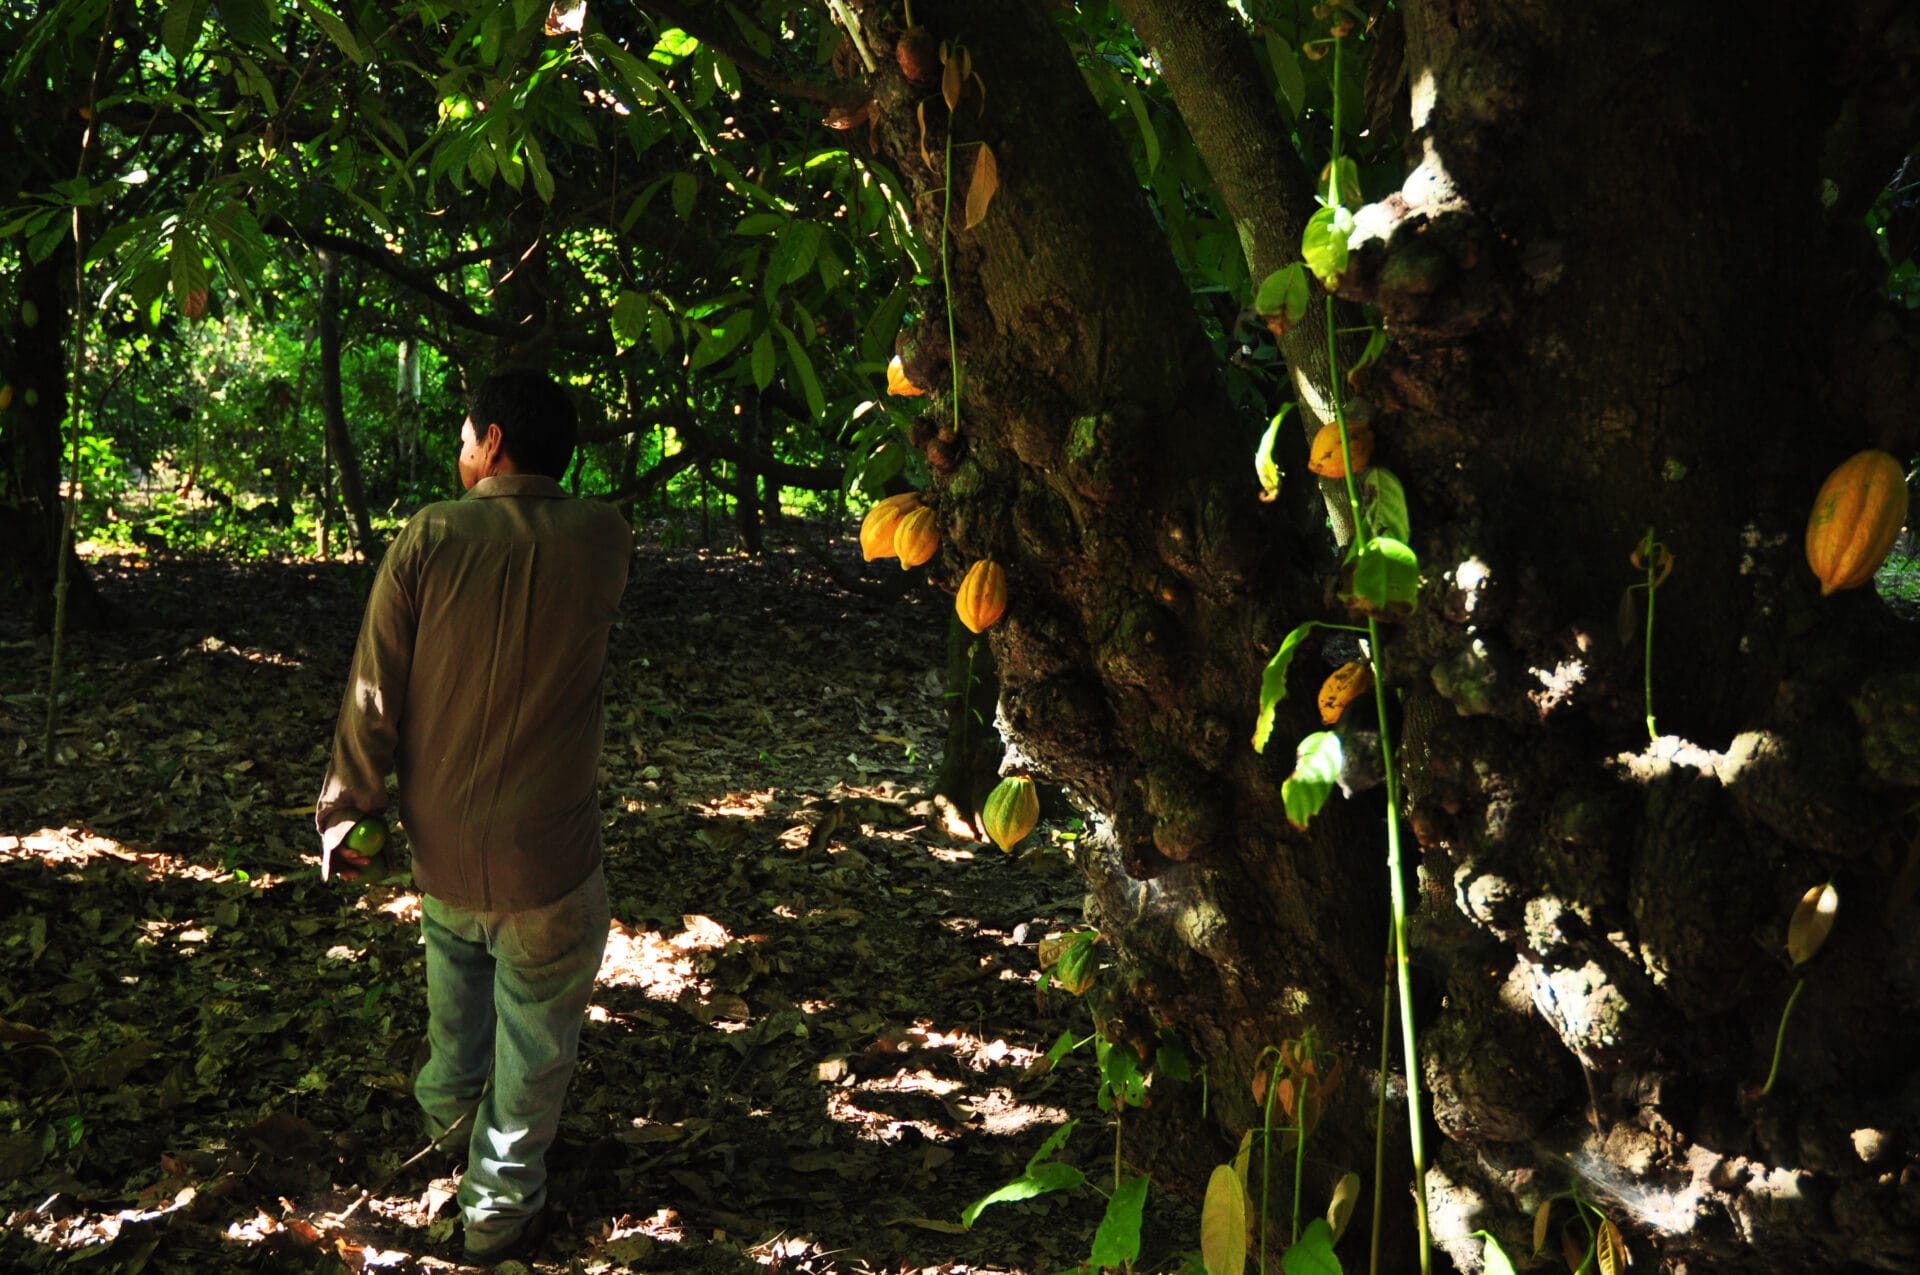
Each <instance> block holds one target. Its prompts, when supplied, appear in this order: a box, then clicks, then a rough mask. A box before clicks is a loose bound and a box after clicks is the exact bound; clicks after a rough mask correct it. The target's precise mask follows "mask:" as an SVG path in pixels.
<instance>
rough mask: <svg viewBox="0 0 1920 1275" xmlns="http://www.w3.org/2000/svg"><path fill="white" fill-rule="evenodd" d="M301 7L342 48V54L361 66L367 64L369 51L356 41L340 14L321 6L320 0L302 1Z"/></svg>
mask: <svg viewBox="0 0 1920 1275" xmlns="http://www.w3.org/2000/svg"><path fill="white" fill-rule="evenodd" d="M300 7H301V8H303V9H305V10H306V11H307V16H308V17H310V18H312V19H313V22H314V25H315V26H317V27H319V28H320V29H321V30H322V31H324V32H326V33H327V38H328V39H329V40H332V41H333V42H334V43H335V44H337V45H339V46H340V51H341V52H342V53H344V54H346V55H347V56H348V57H350V58H352V59H353V60H354V61H355V62H357V63H359V64H360V65H361V66H365V65H366V64H367V51H366V50H365V49H363V48H361V47H360V41H358V40H356V39H354V37H353V32H352V30H351V29H349V28H348V26H347V24H346V22H345V21H343V20H342V19H341V17H340V15H339V14H337V13H335V12H334V11H333V10H332V9H329V8H328V7H327V6H326V5H324V4H321V3H320V0H300Z"/></svg>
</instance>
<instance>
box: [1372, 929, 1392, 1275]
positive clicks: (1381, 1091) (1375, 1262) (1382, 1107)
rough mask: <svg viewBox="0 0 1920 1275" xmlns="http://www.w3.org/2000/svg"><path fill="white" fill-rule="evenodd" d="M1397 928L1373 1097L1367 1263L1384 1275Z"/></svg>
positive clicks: (1383, 984)
mask: <svg viewBox="0 0 1920 1275" xmlns="http://www.w3.org/2000/svg"><path fill="white" fill-rule="evenodd" d="M1393 966H1394V961H1393V926H1392V925H1391V924H1389V925H1388V926H1387V959H1386V960H1385V961H1384V962H1382V963H1381V967H1380V1071H1379V1075H1380V1084H1379V1086H1378V1087H1377V1089H1376V1090H1375V1093H1374V1097H1373V1240H1372V1247H1371V1249H1370V1251H1369V1257H1368V1261H1367V1270H1368V1271H1369V1272H1370V1275H1380V1236H1381V1233H1382V1231H1383V1230H1384V1228H1385V1225H1386V1216H1387V1068H1389V1067H1390V1066H1392V1065H1393Z"/></svg>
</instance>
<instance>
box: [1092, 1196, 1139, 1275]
mask: <svg viewBox="0 0 1920 1275" xmlns="http://www.w3.org/2000/svg"><path fill="white" fill-rule="evenodd" d="M1147 1182H1148V1178H1147V1175H1146V1174H1144V1173H1143V1174H1141V1175H1140V1176H1139V1177H1137V1178H1128V1179H1127V1180H1126V1181H1125V1182H1122V1183H1121V1184H1120V1185H1119V1186H1117V1187H1115V1188H1114V1192H1113V1196H1112V1198H1111V1199H1109V1200H1108V1201H1107V1212H1106V1215H1105V1216H1104V1217H1102V1218H1101V1219H1100V1229H1099V1230H1097V1231H1095V1232H1094V1233H1093V1252H1092V1254H1091V1255H1090V1256H1089V1258H1088V1261H1089V1262H1090V1263H1091V1264H1092V1265H1094V1266H1125V1265H1127V1264H1128V1263H1129V1262H1131V1261H1133V1260H1134V1259H1135V1258H1136V1257H1139V1256H1140V1214H1141V1212H1142V1211H1143V1210H1144V1209H1145V1208H1146V1204H1147Z"/></svg>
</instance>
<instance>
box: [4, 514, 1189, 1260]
mask: <svg viewBox="0 0 1920 1275" xmlns="http://www.w3.org/2000/svg"><path fill="white" fill-rule="evenodd" d="M834 553H835V555H836V556H837V557H838V558H839V559H840V560H842V561H848V562H857V558H858V554H857V550H855V549H852V548H851V547H849V546H848V544H847V543H846V542H844V541H840V542H837V543H836V544H835V546H834ZM92 566H93V569H94V571H95V573H96V575H97V576H98V578H99V579H100V583H101V586H102V589H103V591H104V592H105V595H106V597H107V600H108V601H109V602H110V603H111V604H112V605H113V606H115V607H116V608H117V609H118V610H119V612H120V613H122V614H123V615H124V616H125V617H126V618H127V623H126V624H125V625H123V626H122V627H120V628H119V629H118V630H117V631H115V632H113V633H108V634H84V635H77V636H74V637H72V638H70V640H69V644H68V648H67V650H66V651H65V653H64V655H63V670H64V671H63V675H62V688H63V692H64V693H63V699H62V703H61V706H60V712H59V719H58V729H57V734H56V737H55V740H56V745H57V747H56V759H55V761H54V764H53V765H51V766H47V765H44V764H43V734H42V732H43V727H44V721H45V697H44V691H45V686H46V684H47V675H48V662H49V656H50V649H49V646H48V644H47V643H46V641H45V640H44V639H40V638H36V637H34V636H33V635H31V634H29V633H28V632H27V631H26V629H25V628H24V618H23V617H5V616H0V970H4V976H0V1217H4V1219H5V1227H4V1230H0V1269H7V1270H57V1269H64V1268H66V1267H68V1266H80V1267H84V1269H86V1270H88V1271H90V1272H108V1271H114V1272H127V1273H131V1272H135V1271H140V1270H151V1271H195V1272H222V1271H229V1270H233V1271H239V1270H269V1271H282V1270H298V1271H334V1270H342V1269H346V1270H358V1269H377V1270H389V1269H391V1270H400V1271H428V1270H445V1269H452V1268H455V1267H457V1266H458V1265H459V1257H460V1251H461V1250H460V1235H459V1231H458V1228H457V1225H456V1218H457V1212H458V1210H457V1209H456V1208H455V1207H454V1206H453V1205H452V1203H451V1199H452V1193H453V1190H454V1187H455V1185H456V1184H457V1172H458V1166H457V1164H454V1163H449V1162H447V1161H445V1160H443V1159H440V1158H439V1157H438V1156H437V1154H436V1155H428V1156H426V1157H425V1158H422V1159H418V1160H416V1159H415V1156H416V1153H417V1152H420V1151H422V1150H423V1148H424V1139H423V1135H422V1132H421V1130H420V1127H419V1118H418V1112H417V1109H416V1108H415V1106H414V1104H413V1100H412V1098H411V1095H410V1090H409V1077H410V1074H411V1072H412V1070H413V1069H414V1067H415V1066H416V1065H417V1063H418V1061H419V1057H420V1051H421V1047H422V1046H421V1042H422V1039H423V1027H424V1012H425V1008H424V988H423V982H422V972H421V964H420V959H419V954H418V952H419V948H418V931H417V924H416V922H417V917H418V907H419V904H418V898H417V896H415V895H414V894H413V893H412V892H411V889H410V884H409V882H408V881H407V879H406V878H404V877H402V878H399V879H397V880H395V881H393V882H389V883H386V884H382V885H376V886H368V887H361V888H355V887H343V886H342V885H341V884H340V883H337V882H336V883H334V884H332V885H326V884H322V883H321V882H320V881H319V879H318V874H317V870H316V864H317V851H318V845H317V841H316V839H315V837H314V835H313V832H312V815H311V810H312V802H313V796H314V793H315V791H316V790H317V788H318V785H319V779H320V774H321V771H322V769H323V767H324V763H325V757H326V750H327V746H328V743H329V740H330V736H331V731H332V726H333V720H334V715H335V712H336V711H337V708H338V704H339V696H340V692H341V689H342V686H343V683H344V678H345V671H346V666H347V661H348V658H349V656H350V653H351V649H352V643H353V639H354V634H355V631H356V629H357V626H358V622H359V616H360V611H361V606H362V602H363V600H364V597H365V594H366V588H367V582H368V579H369V573H368V571H367V569H366V568H364V567H357V566H350V565H344V564H338V563H319V562H311V561H280V562H266V563H258V564H235V563H231V562H224V561H220V560H214V559H199V560H182V559H168V558H160V559H158V560H156V561H148V560H146V559H145V558H143V557H119V558H103V559H100V560H98V561H96V562H95V563H93V564H92ZM875 567H887V568H891V567H892V564H890V563H885V564H875ZM875 567H869V568H868V571H869V572H874V571H875ZM947 607H948V604H947V602H946V600H945V599H944V598H943V597H941V596H940V595H938V594H936V593H932V592H929V591H923V592H921V593H919V594H912V595H909V596H908V597H907V598H906V599H905V600H904V601H901V602H897V603H893V604H884V603H880V602H875V601H868V600H864V599H862V598H859V597H856V596H853V595H851V594H849V593H847V592H845V591H842V590H840V589H838V588H836V587H835V586H834V585H833V584H832V583H831V582H830V581H829V580H828V579H827V577H826V575H825V573H824V572H823V571H822V570H821V569H820V568H819V567H818V566H816V565H815V564H814V562H813V561H812V560H811V559H810V558H808V557H807V556H805V555H802V554H800V553H797V552H795V551H793V550H791V549H775V550H772V551H770V552H769V553H767V554H766V555H764V556H761V557H757V558H746V557H741V556H737V555H732V554H726V553H718V552H709V551H699V550H686V549H667V548H663V547H661V546H660V545H658V544H651V545H647V546H643V548H642V550H641V553H640V556H639V559H638V561H637V564H636V569H635V574H634V578H633V582H632V584H631V586H630V587H629V589H628V592H627V596H626V604H625V609H624V610H625V614H624V622H623V624H622V625H621V626H620V628H619V629H618V630H617V631H616V634H615V638H614V642H613V648H612V653H611V672H610V678H609V687H608V697H607V739H606V751H605V757H604V762H603V772H602V776H601V779H602V795H603V804H604V810H605V815H606V845H607V873H608V878H609V886H610V892H611V896H612V898H613V900H614V913H615V920H614V924H613V927H612V932H611V934H610V936H609V946H608V951H607V957H606V961H605V964H604V966H603V968H602V971H601V981H600V986H599V989H598V991H597V993H596V997H595V1001H594V1004H593V1007H592V1009H591V1012H590V1018H589V1021H588V1023H587V1024H586V1028H585V1033H584V1036H583V1038H582V1046H581V1063H580V1068H579V1071H578V1074H577V1076H576V1078H575V1082H574V1085H573V1089H572V1091H571V1094H570V1098H569V1105H568V1111H567V1115H566V1117H565V1120H564V1123H563V1126H562V1131H561V1141H560V1143H559V1145H558V1146H557V1147H556V1148H555V1151H554V1153H553V1155H552V1157H551V1162H550V1163H551V1168H552V1171H553V1177H552V1190H553V1199H554V1209H553V1219H554V1222H555V1226H554V1229H553V1232H552V1234H551V1235H550V1236H549V1237H548V1238H547V1239H546V1241H545V1242H544V1244H543V1245H542V1246H541V1247H540V1248H539V1249H538V1251H537V1252H536V1253H534V1254H533V1256H532V1258H531V1265H532V1266H533V1267H534V1268H535V1269H538V1270H542V1271H562V1270H566V1271H586V1272H595V1271H607V1270H620V1269H634V1270H701V1271H733V1270H804V1271H828V1270H846V1271H906V1270H939V1271H955V1272H959V1271H1057V1270H1060V1269H1061V1268H1063V1267H1071V1266H1073V1265H1075V1264H1076V1263H1078V1262H1080V1261H1083V1260H1085V1258H1086V1256H1087V1254H1088V1252H1089V1247H1090V1244H1091V1242H1092V1237H1093V1234H1094V1230H1095V1228H1096V1227H1097V1225H1098V1223H1099V1221H1100V1217H1101V1213H1102V1210H1103V1208H1104V1203H1103V1201H1102V1199H1101V1198H1100V1196H1099V1195H1098V1194H1097V1193H1096V1192H1095V1191H1094V1190H1093V1189H1092V1188H1091V1187H1082V1188H1079V1189H1077V1190H1074V1191H1071V1192H1063V1193H1059V1194H1054V1195H1048V1196H1043V1197H1040V1198H1037V1199H1032V1200H1026V1201H1020V1202H1009V1203H1003V1204H997V1205H995V1206H994V1207H992V1208H989V1209H987V1210H986V1211H984V1212H983V1213H982V1214H981V1215H980V1217H979V1219H978V1221H977V1222H976V1224H975V1225H974V1226H973V1227H972V1228H971V1229H968V1228H963V1227H962V1226H961V1225H960V1223H959V1219H960V1215H961V1212H962V1210H963V1209H964V1208H965V1207H966V1206H967V1205H968V1204H969V1203H971V1202H972V1201H974V1200H976V1199H978V1198H980V1197H981V1196H983V1195H985V1194H986V1193H988V1192H989V1191H992V1190H994V1189H995V1188H997V1187H999V1186H1001V1185H1002V1184H1004V1183H1006V1182H1008V1181H1009V1180H1010V1179H1012V1178H1015V1177H1017V1176H1019V1175H1020V1173H1021V1171H1022V1169H1023V1167H1024V1166H1025V1164H1026V1162H1027V1159H1028V1157H1030V1156H1031V1155H1032V1154H1033V1153H1034V1152H1035V1151H1036V1150H1037V1149H1038V1148H1039V1146H1040V1144H1041V1143H1042V1142H1043V1141H1044V1140H1045V1139H1046V1138H1047V1136H1048V1135H1049V1134H1050V1133H1052V1132H1053V1131H1054V1130H1056V1129H1057V1128H1059V1127H1060V1126H1061V1125H1062V1124H1063V1123H1064V1122H1066V1121H1067V1120H1069V1119H1071V1118H1076V1117H1078V1118H1081V1127H1080V1129H1079V1131H1078V1132H1077V1133H1076V1134H1075V1135H1074V1136H1073V1138H1072V1139H1071V1140H1070V1141H1069V1142H1068V1144H1067V1148H1066V1150H1065V1152H1064V1155H1063V1158H1065V1159H1067V1160H1069V1161H1072V1162H1076V1163H1078V1164H1079V1165H1080V1166H1081V1167H1082V1168H1083V1169H1085V1170H1086V1172H1087V1175H1088V1177H1089V1179H1091V1180H1092V1181H1095V1182H1108V1181H1111V1174H1112V1162H1111V1150H1112V1146H1113V1139H1112V1135H1111V1129H1110V1126H1106V1127H1103V1126H1104V1125H1105V1122H1104V1120H1103V1119H1102V1117H1101V1116H1100V1113H1099V1112H1098V1111H1097V1110H1096V1108H1095V1103H1094V1092H1095V1085H1096V1081H1095V1076H1094V1072H1093V1068H1092V1065H1091V1063H1090V1061H1088V1060H1087V1056H1088V1055H1089V1054H1090V1053H1091V1050H1082V1051H1080V1052H1078V1053H1075V1054H1072V1055H1070V1056H1068V1058H1067V1060H1066V1061H1065V1062H1063V1063H1062V1064H1061V1065H1059V1066H1058V1067H1056V1068H1052V1069H1048V1068H1047V1067H1046V1066H1045V1064H1044V1063H1043V1062H1042V1061H1041V1060H1042V1058H1043V1055H1044V1054H1045V1053H1046V1051H1047V1050H1048V1048H1049V1046H1050V1045H1052V1044H1053V1043H1054V1041H1055V1040H1056V1039H1057V1038H1059V1037H1060V1036H1061V1034H1062V1033H1063V1032H1073V1033H1074V1034H1075V1036H1076V1038H1078V1037H1084V1036H1085V1035H1086V1034H1087V1031H1088V1028H1087V1022H1086V1016H1085V1011H1084V1006H1082V1005H1081V1004H1080V1003H1079V1002H1078V1001H1075V1000H1073V999H1072V998H1068V997H1063V996H1060V995H1059V994H1057V993H1056V994H1055V995H1053V996H1052V997H1051V998H1047V997H1044V996H1041V995H1037V986H1036V985H1037V982H1038V970H1037V968H1036V956H1035V953H1036V948H1037V945H1038V944H1039V942H1040V940H1041V939H1042V938H1043V937H1045V936H1047V935H1048V934H1051V933H1057V932H1060V931H1063V930H1068V929H1071V928H1073V927H1074V926H1075V924H1076V923H1077V921H1078V918H1079V911H1080V902H1081V897H1082V894H1081V889H1080V885H1079V880H1078V876H1077V873H1076V872H1075V870H1074V868H1073V866H1072V864H1071V862H1070V855H1068V854H1066V853H1053V854H1049V855H1048V856H1047V857H1046V858H1045V859H1044V860H1043V861H1041V862H1038V863H1035V862H1029V861H1028V860H1026V859H1024V858H1010V857H1007V856H1004V855H1002V854H1001V853H1000V852H998V851H997V850H995V849H994V848H993V847H992V846H991V845H985V844H982V843H979V842H976V841H974V840H972V839H971V838H970V837H967V836H964V835H955V834H954V833H953V832H951V831H950V830H949V829H947V828H946V827H945V825H944V823H943V821H942V819H941V818H940V816H939V814H938V813H937V811H936V810H935V808H934V807H933V806H932V804H931V803H930V802H928V800H927V798H928V793H927V791H926V788H927V786H928V785H929V784H930V782H931V778H932V774H933V770H934V767H935V766H936V765H937V762H938V760H939V751H940V748H941V741H942V738H943V725H942V718H941V711H940V710H941V702H942V699H941V697H942V692H943V686H942V684H941V667H942V662H943V654H944V640H945V636H944V635H945V624H946V615H947ZM836 821H837V829H836V830H834V831H832V833H831V835H823V834H824V833H825V826H826V825H827V824H829V823H834V822H836ZM1062 831H1063V830H1062V829H1059V828H1052V829H1050V828H1049V827H1048V826H1045V825H1043V827H1042V829H1041V831H1040V833H1038V834H1036V835H1037V836H1040V837H1042V838H1046V837H1048V836H1049V834H1050V832H1051V834H1052V835H1053V837H1054V838H1055V839H1056V840H1058V839H1059V834H1060V833H1061V832H1062ZM402 840H403V838H402ZM810 843H812V844H811V848H810ZM1145 1234H1146V1239H1145V1247H1144V1250H1143V1253H1142V1262H1141V1264H1140V1265H1141V1268H1142V1269H1163V1270H1164V1269H1174V1268H1177V1267H1179V1266H1181V1265H1182V1264H1183V1262H1184V1261H1185V1255H1184V1250H1187V1249H1191V1248H1192V1247H1193V1246H1194V1244H1195V1243H1196V1240H1195V1238H1194V1237H1195V1236H1196V1234H1197V1231H1196V1224H1195V1222H1194V1218H1193V1213H1192V1210H1191V1208H1190V1207H1189V1206H1187V1205H1186V1204H1184V1203H1183V1202H1181V1201H1178V1200H1175V1199H1174V1198H1172V1197H1171V1196H1164V1195H1161V1194H1159V1193H1156V1194H1155V1196H1154V1197H1152V1198H1151V1199H1150V1201H1149V1204H1148V1207H1147V1220H1146V1228H1145Z"/></svg>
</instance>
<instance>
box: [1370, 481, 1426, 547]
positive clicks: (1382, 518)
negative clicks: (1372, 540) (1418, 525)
mask: <svg viewBox="0 0 1920 1275" xmlns="http://www.w3.org/2000/svg"><path fill="white" fill-rule="evenodd" d="M1360 489H1361V491H1362V492H1363V493H1364V495H1363V496H1362V500H1363V501H1364V502H1365V510H1366V520H1367V529H1368V530H1369V531H1371V532H1372V533H1373V534H1374V535H1376V536H1386V537H1387V538H1389V539H1391V540H1399V541H1402V542H1405V541H1409V540H1411V539H1413V523H1412V519H1411V518H1410V517H1409V516H1408V514H1407V489H1406V488H1405V487H1403V486H1401V485H1400V480H1399V479H1398V478H1396V477H1394V475H1393V473H1392V471H1390V470H1385V469H1381V468H1380V467H1379V466H1377V465H1376V466H1374V467H1373V468H1371V469H1369V470H1367V472H1366V473H1365V474H1363V475H1361V477H1360Z"/></svg>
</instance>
